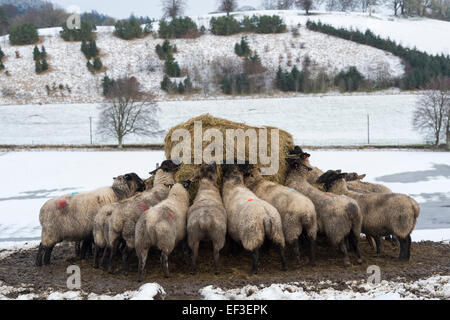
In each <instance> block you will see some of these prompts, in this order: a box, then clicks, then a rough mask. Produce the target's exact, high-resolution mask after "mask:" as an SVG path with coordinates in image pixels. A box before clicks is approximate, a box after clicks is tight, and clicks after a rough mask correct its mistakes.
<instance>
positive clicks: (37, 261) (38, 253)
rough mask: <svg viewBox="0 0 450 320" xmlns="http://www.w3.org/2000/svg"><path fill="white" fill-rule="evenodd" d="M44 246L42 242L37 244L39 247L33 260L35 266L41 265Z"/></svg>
mask: <svg viewBox="0 0 450 320" xmlns="http://www.w3.org/2000/svg"><path fill="white" fill-rule="evenodd" d="M44 250H45V249H44V246H43V245H42V243H40V244H39V249H38V252H37V254H36V261H35V265H36V266H37V267H41V266H42V255H43V254H44Z"/></svg>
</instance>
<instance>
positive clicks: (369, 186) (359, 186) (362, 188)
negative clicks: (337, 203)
mask: <svg viewBox="0 0 450 320" xmlns="http://www.w3.org/2000/svg"><path fill="white" fill-rule="evenodd" d="M291 154H292V155H297V156H299V157H300V158H301V159H302V161H303V163H304V164H305V165H307V166H308V167H310V168H311V169H312V170H311V171H310V172H308V176H307V181H308V183H309V184H310V185H312V186H314V187H317V179H318V178H319V177H320V176H322V175H323V174H324V172H323V171H322V170H320V169H319V168H317V167H313V166H311V163H310V162H309V158H310V157H311V155H310V154H309V153H306V152H303V150H302V148H300V147H299V146H295V148H294V150H293V151H292V152H291ZM365 177H366V175H365V174H364V175H358V174H357V173H352V174H349V175H348V176H347V178H346V179H347V181H349V183H348V187H349V189H350V190H353V191H356V192H363V193H370V192H375V193H392V191H391V190H390V189H389V188H388V187H385V186H383V185H381V184H376V183H369V182H362V181H361V180H362V179H364V178H365Z"/></svg>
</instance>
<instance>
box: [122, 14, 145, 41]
mask: <svg viewBox="0 0 450 320" xmlns="http://www.w3.org/2000/svg"><path fill="white" fill-rule="evenodd" d="M114 27H115V31H114V34H115V35H116V36H118V37H119V38H121V39H124V40H132V39H139V38H143V37H145V36H146V35H147V34H149V33H150V32H151V31H152V21H151V20H150V19H148V20H147V22H146V25H145V27H144V28H142V26H141V21H140V20H138V19H137V18H135V17H130V19H128V20H121V21H117V22H116V24H115V26H114Z"/></svg>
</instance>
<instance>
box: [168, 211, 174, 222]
mask: <svg viewBox="0 0 450 320" xmlns="http://www.w3.org/2000/svg"><path fill="white" fill-rule="evenodd" d="M169 218H170V219H172V220H173V219H174V217H173V214H172V213H170V212H169Z"/></svg>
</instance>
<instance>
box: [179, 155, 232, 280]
mask: <svg viewBox="0 0 450 320" xmlns="http://www.w3.org/2000/svg"><path fill="white" fill-rule="evenodd" d="M196 180H199V189H198V192H197V195H196V197H195V199H194V203H193V204H192V206H191V207H190V208H189V211H188V214H187V236H188V244H189V247H190V248H191V250H192V252H193V254H192V264H191V273H192V274H195V272H196V264H197V258H198V247H199V244H200V241H202V240H206V239H209V240H211V241H212V244H213V256H214V273H215V274H216V275H217V274H219V252H220V250H222V248H223V247H224V245H225V238H226V234H227V213H226V211H225V208H224V206H223V202H222V197H221V195H220V191H219V186H218V185H217V165H216V163H214V164H212V165H202V166H201V167H200V175H199V176H198V177H197V178H196Z"/></svg>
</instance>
